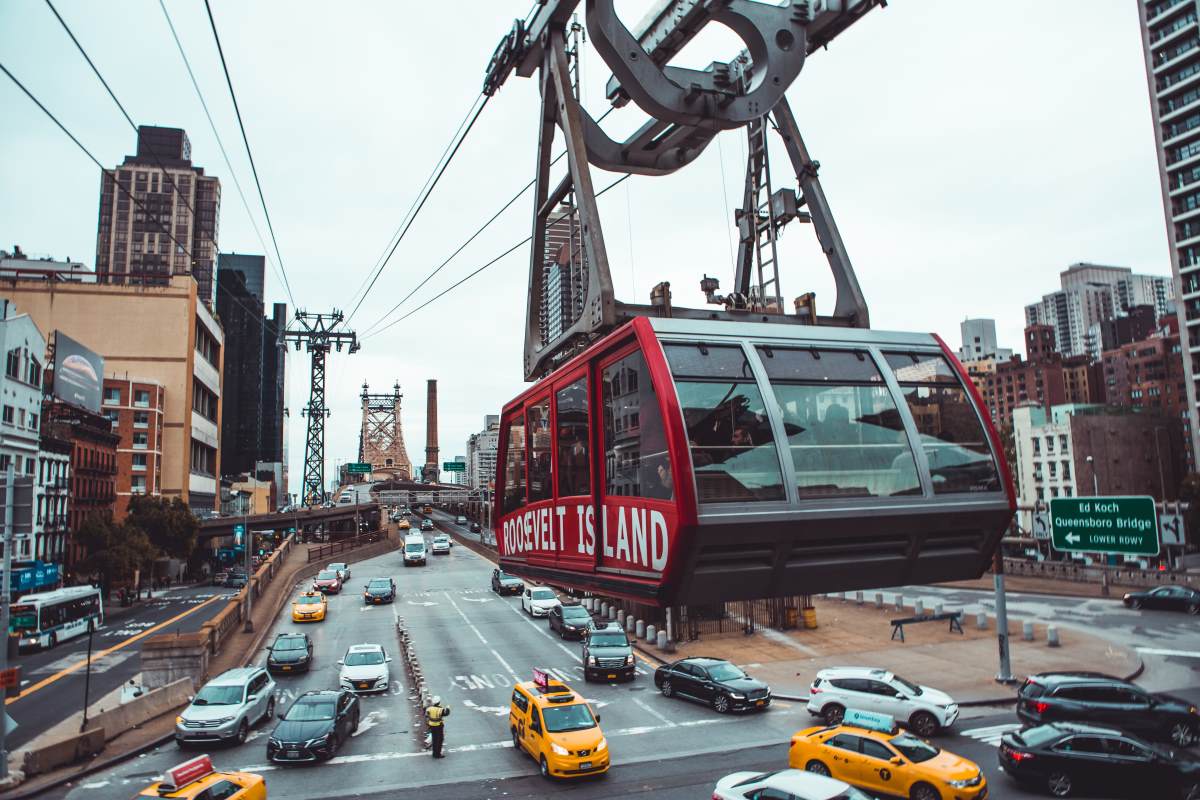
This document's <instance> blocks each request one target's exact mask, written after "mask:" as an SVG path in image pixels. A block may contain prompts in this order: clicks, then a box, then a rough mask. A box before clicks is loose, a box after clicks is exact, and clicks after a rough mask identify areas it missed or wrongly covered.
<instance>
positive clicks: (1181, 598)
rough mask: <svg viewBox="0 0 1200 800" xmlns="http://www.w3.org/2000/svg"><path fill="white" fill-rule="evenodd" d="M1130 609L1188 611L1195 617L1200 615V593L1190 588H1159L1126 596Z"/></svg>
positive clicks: (1130, 593) (1126, 603)
mask: <svg viewBox="0 0 1200 800" xmlns="http://www.w3.org/2000/svg"><path fill="white" fill-rule="evenodd" d="M1124 600H1125V605H1126V606H1127V607H1128V608H1161V609H1163V610H1166V611H1186V612H1187V613H1189V614H1191V615H1192V616H1193V617H1194V616H1196V615H1197V614H1200V591H1197V590H1196V589H1193V588H1192V587H1190V586H1159V587H1157V588H1155V589H1143V590H1141V591H1140V592H1129V593H1128V594H1126V595H1125V598H1124Z"/></svg>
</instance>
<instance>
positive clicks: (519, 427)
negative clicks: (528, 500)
mask: <svg viewBox="0 0 1200 800" xmlns="http://www.w3.org/2000/svg"><path fill="white" fill-rule="evenodd" d="M507 427H508V430H507V434H508V449H507V450H506V451H505V455H504V464H503V465H502V468H503V469H504V513H505V514H508V513H510V512H513V511H516V510H517V509H518V508H520V507H521V506H523V505H525V418H524V417H514V418H512V419H510V420H509V421H508V422H507Z"/></svg>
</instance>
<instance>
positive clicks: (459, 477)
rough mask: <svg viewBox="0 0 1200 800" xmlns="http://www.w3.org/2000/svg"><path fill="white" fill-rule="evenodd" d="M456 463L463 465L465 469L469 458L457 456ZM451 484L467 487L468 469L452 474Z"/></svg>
mask: <svg viewBox="0 0 1200 800" xmlns="http://www.w3.org/2000/svg"><path fill="white" fill-rule="evenodd" d="M454 461H455V463H456V464H462V465H463V466H464V467H465V466H466V463H467V457H466V456H455V457H454ZM450 482H451V483H454V484H456V485H458V486H466V485H467V471H466V469H464V470H463V471H462V472H451V473H450Z"/></svg>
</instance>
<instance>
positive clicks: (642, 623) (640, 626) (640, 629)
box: [633, 619, 646, 639]
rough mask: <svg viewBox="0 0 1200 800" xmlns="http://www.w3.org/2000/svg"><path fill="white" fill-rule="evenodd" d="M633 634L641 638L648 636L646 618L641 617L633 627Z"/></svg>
mask: <svg viewBox="0 0 1200 800" xmlns="http://www.w3.org/2000/svg"><path fill="white" fill-rule="evenodd" d="M633 635H634V636H636V637H637V638H639V639H645V638H646V620H644V619H639V620H638V621H637V622H636V623H635V625H634V628H633Z"/></svg>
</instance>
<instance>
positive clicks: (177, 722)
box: [175, 714, 183, 725]
mask: <svg viewBox="0 0 1200 800" xmlns="http://www.w3.org/2000/svg"><path fill="white" fill-rule="evenodd" d="M175 724H176V725H182V724H183V715H182V714H180V715H179V716H178V717H176V718H175Z"/></svg>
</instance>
